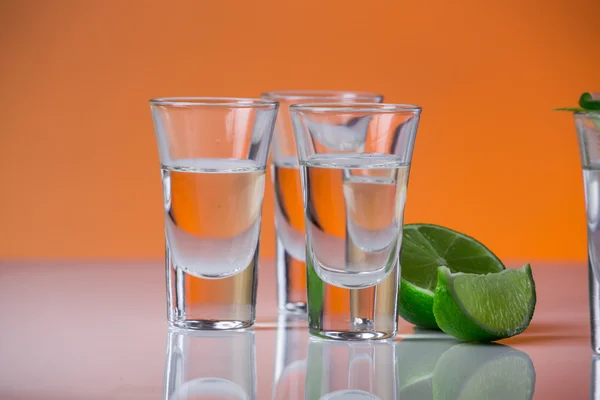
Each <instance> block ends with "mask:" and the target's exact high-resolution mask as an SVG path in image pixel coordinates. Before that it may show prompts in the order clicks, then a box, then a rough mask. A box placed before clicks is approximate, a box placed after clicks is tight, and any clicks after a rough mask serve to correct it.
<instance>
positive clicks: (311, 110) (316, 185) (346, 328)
mask: <svg viewBox="0 0 600 400" xmlns="http://www.w3.org/2000/svg"><path fill="white" fill-rule="evenodd" d="M290 112H291V115H292V121H293V125H294V133H295V136H296V144H297V149H298V159H299V162H300V171H301V178H302V190H303V195H304V211H305V226H306V265H307V288H308V325H309V331H310V333H311V334H313V335H316V336H319V337H322V338H330V339H386V338H391V337H393V336H395V334H396V330H397V326H398V319H397V316H396V304H397V303H396V301H397V296H398V279H399V276H400V262H399V253H400V248H401V245H402V224H403V215H404V203H405V200H406V187H407V183H408V174H409V167H410V162H411V158H412V150H413V145H414V141H415V136H416V132H417V127H418V123H419V117H420V114H421V109H420V108H419V107H416V106H412V105H397V104H377V103H364V104H356V103H352V104H350V103H313V104H297V105H293V106H291V107H290Z"/></svg>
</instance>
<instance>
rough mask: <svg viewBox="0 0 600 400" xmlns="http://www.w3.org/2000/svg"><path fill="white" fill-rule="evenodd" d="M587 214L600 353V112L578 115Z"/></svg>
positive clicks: (595, 339)
mask: <svg viewBox="0 0 600 400" xmlns="http://www.w3.org/2000/svg"><path fill="white" fill-rule="evenodd" d="M574 116H575V126H576V128H577V137H578V139H579V150H580V155H581V165H582V167H583V184H584V191H585V205H586V215H587V237H588V274H589V291H590V317H591V328H592V332H591V333H592V349H593V350H594V353H596V354H600V283H599V282H600V111H580V112H576V113H575V114H574Z"/></svg>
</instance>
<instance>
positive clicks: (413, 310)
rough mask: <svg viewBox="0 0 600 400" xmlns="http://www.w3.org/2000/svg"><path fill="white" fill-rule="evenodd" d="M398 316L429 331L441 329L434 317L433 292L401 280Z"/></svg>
mask: <svg viewBox="0 0 600 400" xmlns="http://www.w3.org/2000/svg"><path fill="white" fill-rule="evenodd" d="M398 315H400V316H401V317H402V318H404V319H405V320H406V321H408V322H410V323H411V324H415V325H417V326H420V327H422V328H427V329H440V328H439V327H438V324H437V322H435V316H434V315H433V292H431V291H429V290H425V289H421V288H420V287H418V286H416V285H413V284H412V283H410V282H408V281H407V280H405V279H401V280H400V293H399V294H398Z"/></svg>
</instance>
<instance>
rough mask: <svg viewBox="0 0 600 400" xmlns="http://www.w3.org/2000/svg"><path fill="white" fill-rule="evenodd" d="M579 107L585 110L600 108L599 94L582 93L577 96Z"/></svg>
mask: <svg viewBox="0 0 600 400" xmlns="http://www.w3.org/2000/svg"><path fill="white" fill-rule="evenodd" d="M579 107H581V108H583V109H585V110H600V95H599V94H595V95H594V94H592V93H584V94H582V95H581V97H579Z"/></svg>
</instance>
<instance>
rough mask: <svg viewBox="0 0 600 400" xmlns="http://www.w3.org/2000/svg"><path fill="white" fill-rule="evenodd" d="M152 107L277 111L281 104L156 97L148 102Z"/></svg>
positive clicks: (235, 99) (242, 98) (208, 98)
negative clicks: (267, 109)
mask: <svg viewBox="0 0 600 400" xmlns="http://www.w3.org/2000/svg"><path fill="white" fill-rule="evenodd" d="M148 102H149V103H150V105H152V106H167V107H229V108H269V109H276V108H277V107H278V106H279V103H277V102H276V101H272V100H266V99H259V98H250V97H194V96H191V97H156V98H153V99H150V100H148Z"/></svg>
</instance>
